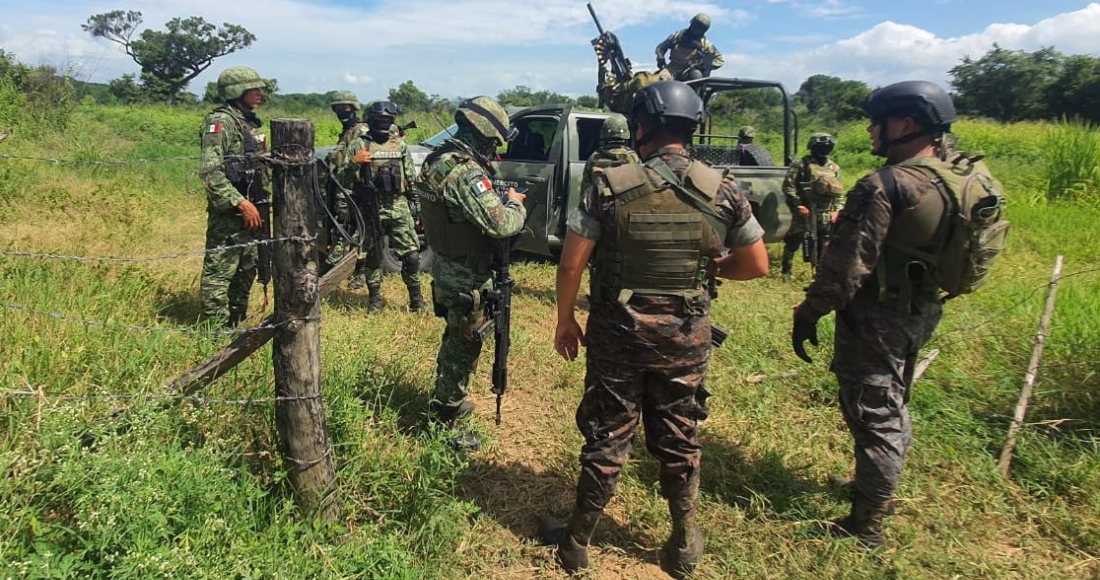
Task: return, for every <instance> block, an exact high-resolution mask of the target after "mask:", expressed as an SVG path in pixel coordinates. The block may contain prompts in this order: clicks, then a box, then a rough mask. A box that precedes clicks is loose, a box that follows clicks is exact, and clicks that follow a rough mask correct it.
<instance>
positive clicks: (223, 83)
mask: <svg viewBox="0 0 1100 580" xmlns="http://www.w3.org/2000/svg"><path fill="white" fill-rule="evenodd" d="M263 88H267V81H265V80H264V79H262V78H260V75H259V73H257V72H256V71H254V70H252V69H250V68H248V67H247V66H231V67H229V68H227V69H225V70H223V71H222V74H220V75H218V92H219V93H220V94H221V97H222V100H223V101H235V100H237V99H239V98H241V95H243V94H244V93H245V91H248V90H250V89H263Z"/></svg>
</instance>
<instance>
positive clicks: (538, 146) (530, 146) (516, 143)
mask: <svg viewBox="0 0 1100 580" xmlns="http://www.w3.org/2000/svg"><path fill="white" fill-rule="evenodd" d="M512 124H513V125H515V127H516V129H517V130H518V131H519V135H517V136H516V138H515V139H514V140H513V141H512V142H511V143H509V144H508V150H507V151H505V152H504V154H503V155H502V156H501V159H506V160H508V161H542V162H545V161H548V160H549V156H550V145H551V144H552V143H553V142H554V134H555V133H556V132H557V130H558V120H557V118H554V117H524V118H521V119H516V120H514V121H513V122H512Z"/></svg>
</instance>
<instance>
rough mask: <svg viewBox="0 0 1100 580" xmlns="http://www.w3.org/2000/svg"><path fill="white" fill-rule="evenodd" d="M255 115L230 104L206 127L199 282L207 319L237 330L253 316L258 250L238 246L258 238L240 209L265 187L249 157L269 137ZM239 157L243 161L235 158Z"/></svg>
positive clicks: (207, 119)
mask: <svg viewBox="0 0 1100 580" xmlns="http://www.w3.org/2000/svg"><path fill="white" fill-rule="evenodd" d="M260 126H261V122H260V119H259V117H257V116H256V114H255V113H252V112H248V113H245V112H243V111H242V110H241V109H239V108H237V107H235V106H233V105H230V104H225V105H221V106H219V107H217V108H216V109H214V110H213V111H211V112H210V113H209V114H208V115H207V116H206V117H205V118H204V119H203V124H202V133H201V139H202V168H201V170H200V172H201V175H202V179H203V183H204V185H205V186H206V249H207V252H206V255H205V256H204V258H203V263H202V278H201V280H200V282H199V287H200V294H201V301H202V312H203V316H204V317H205V318H207V319H210V320H215V321H222V322H225V323H228V324H230V325H235V324H237V323H239V322H240V321H242V320H244V318H245V316H246V314H247V311H248V294H249V291H250V290H251V289H252V283H253V282H254V281H255V279H256V268H257V262H258V258H257V253H258V252H257V249H256V247H255V246H250V247H243V248H242V247H236V248H232V249H229V250H225V251H220V252H214V251H212V250H214V249H215V248H217V247H219V246H235V245H239V244H242V243H245V242H248V241H250V240H252V239H253V233H252V232H250V231H249V230H247V229H246V228H245V227H244V225H243V222H242V220H241V214H240V213H239V212H238V211H237V206H238V205H239V204H240V203H241V201H243V200H244V199H245V197H246V195H247V193H248V191H249V189H250V188H257V187H258V188H262V187H263V177H264V173H263V171H262V169H261V168H259V167H258V166H257V165H256V161H255V158H246V157H244V156H245V155H246V153H247V154H250V155H252V154H259V153H261V152H262V151H263V148H264V142H265V137H264V135H263V134H262V133H260V131H259V129H260ZM234 156H238V157H234Z"/></svg>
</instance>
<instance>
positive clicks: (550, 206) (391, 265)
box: [318, 77, 798, 271]
mask: <svg viewBox="0 0 1100 580" xmlns="http://www.w3.org/2000/svg"><path fill="white" fill-rule="evenodd" d="M688 84H689V85H691V86H692V88H694V89H695V91H696V92H697V93H698V94H699V96H700V97H702V99H703V103H704V106H708V105H709V104H710V103H711V102H712V99H713V98H714V97H716V96H718V95H720V94H722V93H724V92H727V91H743V90H753V89H770V90H776V91H778V92H779V93H780V95H781V103H782V105H781V106H782V108H783V115H782V117H783V123H782V124H783V126H782V128H781V129H774V130H776V131H779V130H781V131H782V135H783V156H782V160H783V165H775V166H746V165H739V164H738V159H739V155H738V147H739V144H738V140H737V136H736V133H735V132H736V127H737V126H738V125H739V123H735V121H737V120H736V119H726V118H721V117H720V116H719V115H712V114H708V115H707V118H706V122H705V124H704V125H703V127H701V128H700V130H699V131H698V132H697V133H696V135H695V140H694V143H692V147H691V149H692V155H693V156H695V157H696V158H697V159H702V160H704V161H706V162H708V163H710V164H711V165H713V166H715V167H718V168H729V169H730V171H731V172H732V173H733V175H734V177H735V179H736V180H737V184H738V187H739V188H740V189H741V191H742V192H744V193H745V195H746V196H747V197H748V198H749V203H750V204H752V207H753V213H754V215H755V216H756V219H757V221H759V222H760V225H761V226H762V227H763V228H764V231H765V235H764V241H765V242H778V241H781V240H782V239H783V236H784V234H786V232H787V229H788V228H789V226H790V220H791V215H790V211H789V209H788V208H787V205H786V203H785V202H784V198H783V192H782V184H783V178H784V177H785V176H786V173H787V166H788V165H790V163H791V161H792V160H793V155H794V144H795V143H797V140H798V128H797V119H796V118H795V116H794V113H793V111H792V108H791V101H790V96H789V95H788V94H787V92H786V90H785V89H784V88H783V86H782V85H781V84H779V83H777V82H774V81H759V80H750V79H733V78H721V77H708V78H703V79H699V80H696V81H690V82H689V83H688ZM707 110H708V111H709V110H710V108H709V107H708V108H707ZM610 115H611V113H608V112H605V111H591V110H584V109H579V108H576V107H573V106H571V105H560V104H558V105H539V106H534V107H528V108H524V109H520V110H517V111H514V112H510V118H511V120H512V125H513V126H514V127H516V129H517V130H518V136H517V137H516V138H515V139H514V140H513V141H512V142H511V143H509V144H508V146H507V148H506V149H504V150H503V151H502V152H500V154H499V158H498V159H497V160H495V161H494V162H493V165H494V167H495V168H496V170H497V175H496V177H495V185H497V186H498V187H508V186H512V187H526V188H527V189H528V193H527V200H526V202H525V205H526V206H527V224H526V225H527V227H526V228H525V230H524V233H523V235H522V236H521V237H520V239H519V240H518V241H517V242H516V245H515V249H516V250H519V251H523V252H529V253H534V254H542V255H547V256H555V255H557V253H558V252H559V251H560V249H561V244H562V241H563V240H564V238H565V221H566V218H567V217H568V213H569V210H570V209H571V208H573V207H576V205H577V202H578V199H579V197H580V185H581V177H582V173H583V171H584V165H585V161H586V160H587V159H588V157H589V156H590V155H591V154H592V152H593V151H595V150H596V148H597V147H598V146H599V134H600V127H601V126H602V125H603V121H604V119H606V118H607V117H609V116H610ZM454 132H455V126H454V125H452V126H450V127H448V128H446V129H443V130H442V131H440V132H438V133H436V134H435V135H433V136H432V137H430V138H428V139H426V140H424V141H422V142H420V143H418V144H409V150H410V152H411V153H412V156H413V161H414V163H415V165H416V167H417V170H419V168H420V165H421V164H422V163H423V162H424V159H425V158H426V157H427V155H428V153H430V152H431V151H432V149H434V148H435V147H438V146H439V145H441V144H442V143H443V141H444V140H446V139H447V138H449V137H450V136H452V135H453V134H454ZM321 151H322V150H319V151H318V155H319V156H320V155H321ZM432 258H433V256H432V254H431V250H430V249H427V247H426V245H425V250H424V252H423V253H422V255H421V264H422V265H423V267H424V269H425V270H426V269H428V267H429V266H430V263H431V260H432ZM383 263H384V266H385V267H386V269H387V270H391V271H396V270H399V269H400V262H399V261H398V260H397V258H396V256H393V255H391V252H389V251H387V252H385V254H384V256H383Z"/></svg>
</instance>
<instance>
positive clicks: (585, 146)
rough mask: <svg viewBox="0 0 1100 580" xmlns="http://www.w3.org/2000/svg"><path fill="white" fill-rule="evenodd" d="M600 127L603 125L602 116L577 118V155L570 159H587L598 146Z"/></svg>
mask: <svg viewBox="0 0 1100 580" xmlns="http://www.w3.org/2000/svg"><path fill="white" fill-rule="evenodd" d="M601 127H603V119H602V118H589V117H578V118H577V157H576V158H575V159H570V161H588V158H589V157H591V156H592V153H593V152H594V151H596V149H597V148H598V147H599V146H600V128H601Z"/></svg>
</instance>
